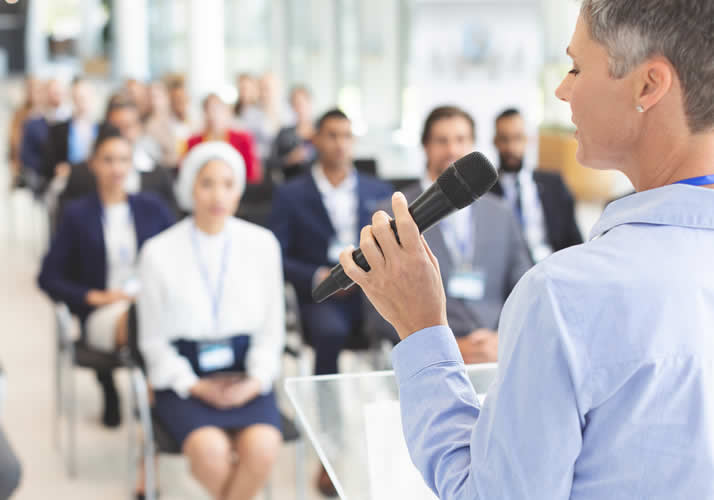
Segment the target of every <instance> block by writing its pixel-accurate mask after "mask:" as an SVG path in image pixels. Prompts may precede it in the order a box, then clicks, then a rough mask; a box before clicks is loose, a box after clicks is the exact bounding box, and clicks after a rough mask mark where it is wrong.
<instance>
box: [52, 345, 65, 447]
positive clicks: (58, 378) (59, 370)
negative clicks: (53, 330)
mask: <svg viewBox="0 0 714 500" xmlns="http://www.w3.org/2000/svg"><path fill="white" fill-rule="evenodd" d="M57 344H58V345H57V350H56V351H55V421H54V422H53V435H54V441H55V449H57V450H59V448H60V425H61V418H62V415H64V405H63V397H64V392H63V391H64V384H63V366H62V363H63V361H64V360H63V359H62V356H63V352H62V346H61V345H60V343H59V341H58V343H57Z"/></svg>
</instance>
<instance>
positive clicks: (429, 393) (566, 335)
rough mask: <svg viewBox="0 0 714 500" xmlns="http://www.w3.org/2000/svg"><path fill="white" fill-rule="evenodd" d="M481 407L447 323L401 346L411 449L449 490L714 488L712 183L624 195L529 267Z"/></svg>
mask: <svg viewBox="0 0 714 500" xmlns="http://www.w3.org/2000/svg"><path fill="white" fill-rule="evenodd" d="M498 355H499V366H498V374H497V377H496V380H495V382H494V384H493V386H492V387H491V388H490V390H489V392H488V395H487V397H486V400H485V402H484V404H483V406H481V407H480V406H479V403H478V402H477V400H476V395H475V393H474V391H473V388H472V387H471V385H470V383H469V381H468V378H467V376H466V374H465V372H464V366H463V362H462V358H461V355H460V354H459V350H458V348H457V345H456V342H455V341H454V338H453V335H452V334H451V331H450V330H449V329H448V328H446V327H434V328H428V329H426V330H422V331H420V332H417V333H415V334H414V335H412V336H410V337H408V338H407V339H405V340H404V341H402V342H401V343H400V344H398V345H397V347H396V348H395V349H394V352H393V361H394V367H395V371H396V374H397V380H398V383H399V388H400V399H401V407H402V420H403V425H404V433H405V437H406V440H407V444H408V447H409V452H410V455H411V457H412V460H413V461H414V463H415V464H416V466H417V467H418V468H419V470H420V471H421V473H422V475H423V476H424V478H425V480H426V482H427V484H428V485H429V486H430V487H431V488H432V490H434V491H435V492H436V493H437V495H438V496H439V498H441V499H442V500H461V499H463V500H467V499H468V500H477V499H488V500H492V499H499V500H506V499H518V500H523V499H543V500H546V499H547V500H559V499H568V498H572V499H578V500H604V499H607V500H617V499H627V500H631V499H647V500H656V499H663V500H664V499H666V500H673V499H690V498H692V499H694V498H696V499H705V498H706V499H712V498H714V191H712V190H709V189H705V188H698V187H692V186H687V185H674V186H666V187H663V188H659V189H655V190H651V191H645V192H642V193H638V194H634V195H631V196H628V197H627V198H624V199H621V200H619V201H616V202H614V203H612V204H611V205H610V206H609V207H608V208H607V209H606V211H605V213H604V214H603V216H602V218H601V219H600V221H599V222H598V223H597V225H596V226H595V228H594V229H593V237H592V238H591V241H589V242H588V243H585V244H583V245H579V246H576V247H571V248H568V249H566V250H563V251H561V252H558V253H556V254H554V255H552V256H550V257H549V258H547V259H545V260H544V261H542V262H541V263H540V264H539V265H537V266H536V267H534V268H533V269H532V270H531V271H529V272H528V273H527V274H526V275H525V276H524V277H523V279H521V281H520V282H519V284H518V285H517V286H516V288H515V289H514V291H513V293H512V295H511V297H510V298H509V299H508V301H507V303H506V305H505V307H504V310H503V313H502V316H501V323H500V328H499V352H498Z"/></svg>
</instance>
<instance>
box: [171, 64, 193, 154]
mask: <svg viewBox="0 0 714 500" xmlns="http://www.w3.org/2000/svg"><path fill="white" fill-rule="evenodd" d="M166 85H167V87H168V90H169V104H170V106H171V119H172V126H173V129H174V133H175V134H176V137H178V139H179V141H181V142H182V143H184V142H185V141H187V140H188V138H189V137H191V134H192V133H193V131H194V124H193V121H192V120H191V115H190V111H189V108H190V104H191V102H190V101H191V100H190V99H189V96H188V92H187V91H186V82H185V81H184V78H183V77H181V76H172V77H169V78H168V79H167V83H166ZM181 147H182V152H185V149H186V144H182V145H181Z"/></svg>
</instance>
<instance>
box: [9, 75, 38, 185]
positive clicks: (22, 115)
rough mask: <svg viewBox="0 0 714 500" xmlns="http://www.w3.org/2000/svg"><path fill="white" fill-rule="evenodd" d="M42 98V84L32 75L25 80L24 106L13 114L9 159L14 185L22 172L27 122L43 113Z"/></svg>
mask: <svg viewBox="0 0 714 500" xmlns="http://www.w3.org/2000/svg"><path fill="white" fill-rule="evenodd" d="M42 97H43V96H42V82H41V81H40V80H39V79H37V78H36V77H34V76H32V75H30V76H27V78H25V87H24V100H23V102H22V105H21V106H20V107H19V108H18V109H16V110H15V112H14V113H13V115H12V119H11V121H10V142H9V145H8V146H9V147H8V158H9V160H10V174H11V178H10V180H11V181H12V183H13V184H15V183H17V180H18V179H19V176H20V172H21V171H22V162H21V161H20V146H21V143H22V134H23V129H24V127H25V122H26V121H27V120H29V119H31V118H35V117H36V116H37V115H38V114H39V113H40V112H41V104H42Z"/></svg>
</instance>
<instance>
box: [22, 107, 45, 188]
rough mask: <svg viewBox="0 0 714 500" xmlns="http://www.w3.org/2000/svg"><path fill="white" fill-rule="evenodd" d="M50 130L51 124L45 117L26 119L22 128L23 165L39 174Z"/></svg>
mask: <svg viewBox="0 0 714 500" xmlns="http://www.w3.org/2000/svg"><path fill="white" fill-rule="evenodd" d="M49 131H50V125H49V123H48V122H47V119H46V118H45V117H39V118H33V119H31V120H28V121H26V122H25V126H24V127H23V130H22V144H21V145H20V160H21V161H22V166H23V167H24V168H29V169H32V170H33V171H34V172H35V173H36V174H38V175H40V174H41V170H42V160H43V156H44V154H45V147H46V146H47V139H48V136H49Z"/></svg>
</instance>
